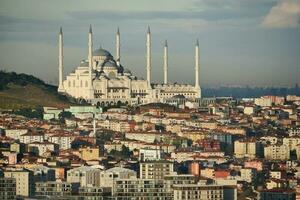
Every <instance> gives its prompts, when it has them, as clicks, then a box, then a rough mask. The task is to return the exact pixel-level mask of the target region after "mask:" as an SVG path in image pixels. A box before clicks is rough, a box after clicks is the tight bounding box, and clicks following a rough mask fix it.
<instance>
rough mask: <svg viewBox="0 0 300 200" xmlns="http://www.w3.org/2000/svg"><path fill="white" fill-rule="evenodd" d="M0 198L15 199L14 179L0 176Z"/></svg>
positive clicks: (5, 199) (4, 199)
mask: <svg viewBox="0 0 300 200" xmlns="http://www.w3.org/2000/svg"><path fill="white" fill-rule="evenodd" d="M0 199H2V200H14V199H16V179H15V178H3V177H2V178H1V177H0Z"/></svg>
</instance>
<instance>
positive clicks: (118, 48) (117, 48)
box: [116, 27, 121, 66]
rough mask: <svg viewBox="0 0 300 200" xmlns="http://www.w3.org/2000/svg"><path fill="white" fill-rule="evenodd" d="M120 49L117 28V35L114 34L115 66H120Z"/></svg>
mask: <svg viewBox="0 0 300 200" xmlns="http://www.w3.org/2000/svg"><path fill="white" fill-rule="evenodd" d="M120 48H121V41H120V30H119V27H118V29H117V34H116V60H117V65H118V66H120V59H121V55H120Z"/></svg>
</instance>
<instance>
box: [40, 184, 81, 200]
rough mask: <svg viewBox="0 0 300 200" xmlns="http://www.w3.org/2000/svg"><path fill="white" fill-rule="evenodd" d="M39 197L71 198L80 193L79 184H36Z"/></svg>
mask: <svg viewBox="0 0 300 200" xmlns="http://www.w3.org/2000/svg"><path fill="white" fill-rule="evenodd" d="M35 188H36V196H37V197H45V198H46V197H49V196H50V197H64V198H67V197H70V196H71V195H72V193H74V192H76V191H78V188H79V183H68V182H62V181H47V182H36V184H35Z"/></svg>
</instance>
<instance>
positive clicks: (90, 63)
mask: <svg viewBox="0 0 300 200" xmlns="http://www.w3.org/2000/svg"><path fill="white" fill-rule="evenodd" d="M88 49H89V50H88V51H89V55H88V59H89V90H90V93H89V94H90V95H89V96H90V99H92V98H94V90H93V80H92V71H93V32H92V25H90V30H89V41H88Z"/></svg>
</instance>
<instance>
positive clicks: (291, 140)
mask: <svg viewBox="0 0 300 200" xmlns="http://www.w3.org/2000/svg"><path fill="white" fill-rule="evenodd" d="M282 143H283V145H286V146H288V147H289V149H290V150H296V146H297V145H299V144H300V137H299V136H294V137H285V138H283V139H282Z"/></svg>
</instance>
